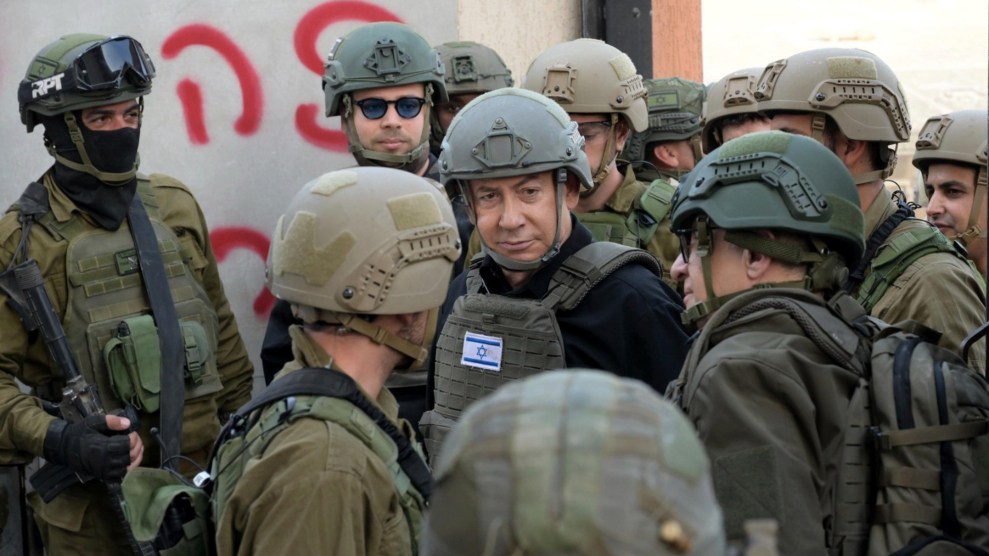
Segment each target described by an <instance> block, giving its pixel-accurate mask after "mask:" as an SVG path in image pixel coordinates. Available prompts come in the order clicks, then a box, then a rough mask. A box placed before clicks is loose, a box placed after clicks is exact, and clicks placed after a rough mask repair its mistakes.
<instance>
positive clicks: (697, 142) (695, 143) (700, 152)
mask: <svg viewBox="0 0 989 556" xmlns="http://www.w3.org/2000/svg"><path fill="white" fill-rule="evenodd" d="M687 142H688V143H689V144H690V150H691V151H693V153H694V164H695V165H696V164H697V163H698V162H700V161H701V159H702V158H704V149H703V148H702V146H701V134H700V133H696V134H694V135H693V136H692V137H691V138H690V139H687Z"/></svg>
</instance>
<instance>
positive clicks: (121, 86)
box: [17, 33, 155, 183]
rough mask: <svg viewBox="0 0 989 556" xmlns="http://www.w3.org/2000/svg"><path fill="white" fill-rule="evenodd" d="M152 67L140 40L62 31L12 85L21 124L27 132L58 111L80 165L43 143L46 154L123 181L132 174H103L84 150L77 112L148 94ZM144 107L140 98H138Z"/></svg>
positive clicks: (107, 179) (101, 176)
mask: <svg viewBox="0 0 989 556" xmlns="http://www.w3.org/2000/svg"><path fill="white" fill-rule="evenodd" d="M154 76H155V66H154V64H153V63H152V62H151V58H150V57H148V55H147V53H146V52H145V51H144V47H142V46H141V43H139V42H137V41H136V40H134V39H133V38H131V37H128V36H125V35H117V36H113V37H107V36H105V35H91V34H81V33H80V34H74V35H65V36H63V37H61V38H59V39H58V40H56V41H55V42H53V43H51V44H49V45H47V46H45V47H44V48H42V49H41V51H40V52H38V54H37V55H36V56H35V57H34V60H32V61H31V65H30V67H29V68H28V70H27V75H25V76H24V79H23V80H22V81H21V83H20V86H19V87H18V89H17V101H18V104H19V105H20V112H21V122H22V123H23V124H24V125H25V126H27V130H28V132H31V131H32V130H34V127H35V126H36V125H38V123H39V118H38V116H39V115H41V116H56V115H58V114H63V115H64V118H65V124H66V127H67V128H68V130H69V135H70V136H71V137H72V142H73V144H74V145H75V147H76V149H77V150H78V152H79V157H80V160H81V161H82V164H79V163H78V162H73V161H71V160H68V159H66V158H65V157H63V156H62V155H60V154H58V153H57V152H56V151H55V147H54V145H52V144H50V143H49V144H48V145H47V147H48V152H49V154H51V155H52V156H53V157H55V159H56V160H58V161H59V162H61V163H62V164H64V165H65V166H67V167H69V168H71V169H73V170H76V171H79V172H85V173H87V174H89V175H92V176H95V177H96V178H98V179H100V180H102V181H104V182H107V183H124V182H127V181H129V180H131V179H132V178H133V177H134V176H135V175H136V174H137V166H138V162H139V161H135V163H134V168H133V170H131V171H129V172H118V173H113V172H102V171H100V170H99V169H98V168H96V167H95V166H93V163H92V162H91V161H90V157H89V153H87V152H86V146H85V145H84V141H83V136H82V132H81V131H80V128H79V122H78V119H77V114H76V112H78V111H79V110H82V109H83V108H91V107H94V106H103V105H105V104H115V103H118V102H124V101H127V100H132V99H135V98H136V99H141V97H143V96H144V95H146V94H148V93H150V92H151V80H152V79H153V78H154ZM141 102H142V104H141V107H142V108H143V100H141Z"/></svg>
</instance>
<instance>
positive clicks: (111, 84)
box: [18, 36, 155, 102]
mask: <svg viewBox="0 0 989 556" xmlns="http://www.w3.org/2000/svg"><path fill="white" fill-rule="evenodd" d="M154 76H155V66H154V64H153V63H152V62H151V58H150V57H149V56H148V54H147V53H146V52H145V51H144V48H143V47H142V46H141V43H139V42H137V41H136V40H134V39H132V38H130V37H127V36H117V37H110V38H108V39H105V40H103V41H102V42H99V43H96V44H94V45H92V46H90V47H89V48H87V49H86V50H85V51H83V53H82V54H80V55H79V56H78V57H76V59H75V60H73V61H72V64H71V65H70V66H69V67H68V68H66V70H65V71H64V72H62V73H61V74H56V75H53V76H51V77H46V78H43V79H39V80H37V81H31V82H22V83H21V86H20V90H19V91H18V97H19V100H20V101H21V102H30V101H31V100H35V99H38V98H44V97H46V96H49V95H52V94H55V93H60V92H64V91H75V92H82V93H86V92H100V91H108V90H114V89H119V88H120V86H121V85H122V84H123V82H124V80H125V79H126V80H127V81H129V82H130V83H131V84H133V85H135V86H137V87H148V86H150V85H151V79H152V78H153V77H154ZM56 78H57V83H55V82H54V81H53V80H54V79H56ZM39 83H40V84H41V85H39Z"/></svg>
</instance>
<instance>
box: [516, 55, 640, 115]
mask: <svg viewBox="0 0 989 556" xmlns="http://www.w3.org/2000/svg"><path fill="white" fill-rule="evenodd" d="M522 86H523V87H525V88H526V89H529V90H530V91H535V92H537V93H541V94H543V95H546V96H547V97H549V98H551V99H553V100H555V101H556V102H558V103H559V104H560V106H562V107H563V109H564V110H566V111H567V112H568V113H570V114H621V115H623V116H625V117H626V118H627V119H628V122H629V124H630V126H631V128H632V129H633V130H634V131H645V130H646V129H647V128H648V126H649V113H648V110H647V109H646V101H645V96H646V89H645V87H644V86H643V84H642V76H641V75H639V74H638V72H637V71H636V69H635V64H634V63H632V59H631V58H629V57H628V55H627V54H625V53H624V52H622V51H621V50H618V49H617V48H615V47H613V46H611V45H610V44H608V43H606V42H604V41H599V40H597V39H577V40H573V41H570V42H564V43H560V44H557V45H554V46H551V47H549V48H547V49H546V50H544V51H543V52H542V53H541V54H540V55H539V56H537V57H536V59H535V60H533V61H532V64H531V65H529V71H527V72H526V74H525V83H524V84H523V85H522Z"/></svg>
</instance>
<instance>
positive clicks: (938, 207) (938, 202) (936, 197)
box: [927, 191, 944, 216]
mask: <svg viewBox="0 0 989 556" xmlns="http://www.w3.org/2000/svg"><path fill="white" fill-rule="evenodd" d="M942 214H944V203H943V202H942V199H941V193H939V192H938V191H935V192H934V194H933V195H931V198H930V199H929V200H928V201H927V215H928V216H940V215H942Z"/></svg>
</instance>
